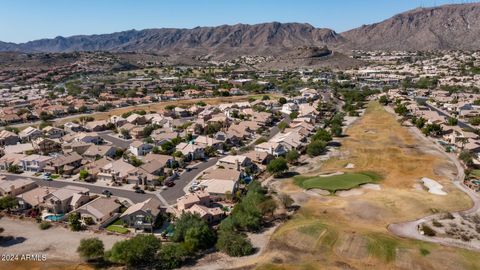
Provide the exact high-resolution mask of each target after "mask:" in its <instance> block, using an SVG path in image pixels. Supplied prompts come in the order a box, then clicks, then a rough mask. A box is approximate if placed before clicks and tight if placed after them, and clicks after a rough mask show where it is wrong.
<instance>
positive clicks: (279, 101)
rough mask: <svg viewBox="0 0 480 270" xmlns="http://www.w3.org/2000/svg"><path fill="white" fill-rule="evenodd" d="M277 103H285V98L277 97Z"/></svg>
mask: <svg viewBox="0 0 480 270" xmlns="http://www.w3.org/2000/svg"><path fill="white" fill-rule="evenodd" d="M278 103H280V104H281V105H283V104H286V103H287V99H286V98H284V97H281V98H279V99H278Z"/></svg>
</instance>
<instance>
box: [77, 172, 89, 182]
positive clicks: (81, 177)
mask: <svg viewBox="0 0 480 270" xmlns="http://www.w3.org/2000/svg"><path fill="white" fill-rule="evenodd" d="M79 174H80V176H79V178H80V180H85V179H87V177H88V175H89V173H88V171H87V170H85V169H82V170H80V173H79Z"/></svg>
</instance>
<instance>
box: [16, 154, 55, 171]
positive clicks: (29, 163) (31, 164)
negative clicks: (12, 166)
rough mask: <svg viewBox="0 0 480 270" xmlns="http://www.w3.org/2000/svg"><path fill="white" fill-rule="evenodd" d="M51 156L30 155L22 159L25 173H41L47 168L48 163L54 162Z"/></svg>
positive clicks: (21, 162)
mask: <svg viewBox="0 0 480 270" xmlns="http://www.w3.org/2000/svg"><path fill="white" fill-rule="evenodd" d="M52 159H53V157H51V156H42V155H36V154H34V155H29V156H25V157H23V158H21V159H20V164H21V166H22V169H23V171H25V172H27V171H28V172H41V171H43V168H45V166H47V164H48V162H49V161H50V160H52Z"/></svg>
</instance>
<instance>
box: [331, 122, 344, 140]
mask: <svg viewBox="0 0 480 270" xmlns="http://www.w3.org/2000/svg"><path fill="white" fill-rule="evenodd" d="M330 132H331V133H332V135H333V136H335V137H340V136H342V133H343V129H342V125H339V124H332V126H331V127H330Z"/></svg>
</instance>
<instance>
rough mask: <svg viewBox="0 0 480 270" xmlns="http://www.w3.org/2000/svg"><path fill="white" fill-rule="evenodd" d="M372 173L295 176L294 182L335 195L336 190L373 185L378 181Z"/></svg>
mask: <svg viewBox="0 0 480 270" xmlns="http://www.w3.org/2000/svg"><path fill="white" fill-rule="evenodd" d="M380 178H381V177H380V176H379V175H378V174H376V173H374V172H359V173H345V174H341V175H332V176H325V177H324V176H311V177H307V176H295V177H294V182H295V184H297V185H298V186H300V187H303V188H305V189H312V188H319V189H324V190H328V191H330V192H331V193H335V192H336V191H337V190H348V189H352V188H355V187H358V186H359V185H363V184H367V183H374V182H376V181H378V180H380Z"/></svg>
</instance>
